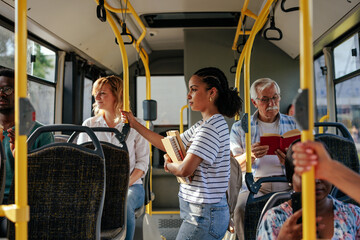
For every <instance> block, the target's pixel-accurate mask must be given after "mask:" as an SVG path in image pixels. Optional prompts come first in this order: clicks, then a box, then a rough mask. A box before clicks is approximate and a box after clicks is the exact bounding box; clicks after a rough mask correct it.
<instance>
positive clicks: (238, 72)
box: [232, 0, 267, 121]
mask: <svg viewBox="0 0 360 240" xmlns="http://www.w3.org/2000/svg"><path fill="white" fill-rule="evenodd" d="M248 4H249V1H248V0H246V1H245V3H244V5H243V8H242V10H241V12H242V14H241V17H240V19H239V23H238V26H237V29H236V34H235V39H234V42H233V46H232V49H233V50H234V51H235V50H237V46H236V45H237V42H238V38H239V35H241V34H244V31H241V26H242V24H243V15H247V16H250V17H252V18H253V19H255V20H257V18H258V16H256V15H255V14H253V13H252V12H251V11H250V10H248V9H247V6H248ZM266 16H267V15H266ZM266 20H267V19H266V18H264V21H263V23H262V24H260V25H258V27H257V28H256V29H255V28H254V27H255V25H254V26H253V28H252V29H251V31H245V35H250V34H251V33H252V32H255V35H256V34H257V33H258V31H260V29H261V28H262V27H263V26H264V24H265V23H266ZM243 27H244V28H245V26H243ZM248 42H249V41H246V43H245V46H244V48H243V50H242V52H241V54H240V57H239V61H238V65H237V68H236V74H235V87H236V88H237V89H238V91H239V93H240V75H241V69H242V66H243V62H244V58H245V55H246V49H247V48H248V47H249V44H248ZM238 120H240V116H239V115H238V114H237V115H236V116H235V121H238Z"/></svg>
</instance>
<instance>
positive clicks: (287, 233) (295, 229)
mask: <svg viewBox="0 0 360 240" xmlns="http://www.w3.org/2000/svg"><path fill="white" fill-rule="evenodd" d="M301 216H302V210H301V209H300V210H299V211H296V212H295V213H294V214H293V215H291V216H290V217H289V218H288V219H287V220H286V221H285V222H284V224H283V225H282V227H281V229H280V232H279V236H278V238H277V239H278V240H282V239H285V240H289V239H292V240H293V239H294V240H296V239H302V224H301V223H300V224H297V223H296V222H297V220H298V219H299V218H300V217H301Z"/></svg>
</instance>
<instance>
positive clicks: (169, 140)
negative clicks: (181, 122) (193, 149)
mask: <svg viewBox="0 0 360 240" xmlns="http://www.w3.org/2000/svg"><path fill="white" fill-rule="evenodd" d="M166 134H167V136H166V137H165V138H163V139H161V141H162V143H163V145H164V148H165V150H166V153H167V154H168V155H169V157H170V158H171V160H172V161H173V162H174V163H179V162H180V161H182V160H184V158H185V155H186V152H185V147H184V144H183V143H182V141H181V138H180V134H179V132H178V131H177V130H174V131H167V132H166ZM177 180H178V182H179V183H190V180H189V178H187V177H177Z"/></svg>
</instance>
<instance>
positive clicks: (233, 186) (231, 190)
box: [226, 156, 242, 218]
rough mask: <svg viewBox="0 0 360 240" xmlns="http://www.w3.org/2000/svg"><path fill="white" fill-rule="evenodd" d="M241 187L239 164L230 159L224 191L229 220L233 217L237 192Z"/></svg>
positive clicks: (232, 158)
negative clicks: (228, 174) (226, 186)
mask: <svg viewBox="0 0 360 240" xmlns="http://www.w3.org/2000/svg"><path fill="white" fill-rule="evenodd" d="M241 186H242V172H241V166H240V164H239V162H238V161H237V160H236V159H235V158H234V157H232V156H231V157H230V179H229V187H228V190H227V191H226V198H227V202H228V205H229V211H230V218H233V216H234V210H235V206H236V202H237V198H238V195H239V191H240V189H241Z"/></svg>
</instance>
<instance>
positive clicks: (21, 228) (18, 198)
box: [0, 0, 30, 240]
mask: <svg viewBox="0 0 360 240" xmlns="http://www.w3.org/2000/svg"><path fill="white" fill-rule="evenodd" d="M26 5H27V1H26V0H16V1H15V46H16V47H15V70H16V71H15V145H16V151H15V175H14V181H15V204H12V205H7V206H6V205H3V206H1V207H0V215H1V216H6V217H7V218H8V219H9V220H10V221H12V222H15V231H16V232H15V233H16V234H15V238H16V239H17V240H20V239H27V233H28V225H27V222H28V221H29V218H30V214H29V213H30V208H29V206H28V201H27V196H28V194H27V193H28V189H27V176H28V175H27V144H26V139H27V136H26V135H20V134H19V129H20V98H26V95H27V74H26V53H27V45H26V44H27V43H26V40H27V25H26V11H27V6H26Z"/></svg>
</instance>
